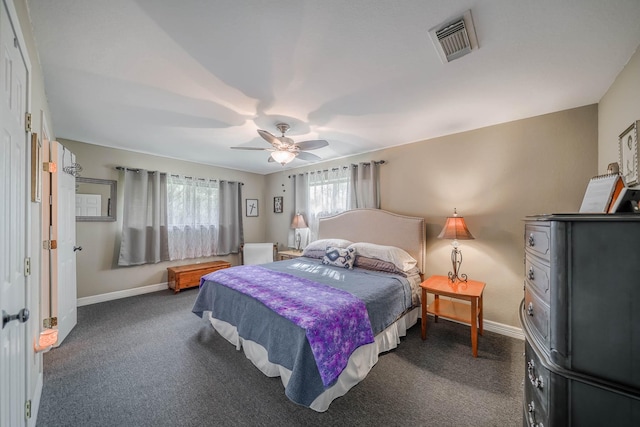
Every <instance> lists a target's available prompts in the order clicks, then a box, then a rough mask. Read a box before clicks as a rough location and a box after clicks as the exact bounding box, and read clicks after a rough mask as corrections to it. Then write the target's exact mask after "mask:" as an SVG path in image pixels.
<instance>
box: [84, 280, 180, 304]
mask: <svg viewBox="0 0 640 427" xmlns="http://www.w3.org/2000/svg"><path fill="white" fill-rule="evenodd" d="M168 288H169V287H168V285H167V282H164V283H158V284H156V285H147V286H140V287H138V288H132V289H125V290H122V291H115V292H109V293H106V294H100V295H92V296H90V297H82V298H78V300H77V305H78V307H82V306H83V305H89V304H97V303H99V302H105V301H112V300H114V299H120V298H126V297H133V296H136V295H142V294H148V293H151V292H158V291H162V290H165V289H168Z"/></svg>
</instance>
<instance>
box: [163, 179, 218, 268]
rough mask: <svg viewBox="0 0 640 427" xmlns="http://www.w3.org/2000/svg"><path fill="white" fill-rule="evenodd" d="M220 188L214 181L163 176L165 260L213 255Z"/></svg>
mask: <svg viewBox="0 0 640 427" xmlns="http://www.w3.org/2000/svg"><path fill="white" fill-rule="evenodd" d="M219 200H220V187H219V184H218V181H211V180H203V179H194V178H190V177H184V176H175V175H171V176H168V177H167V228H168V234H169V235H168V238H169V258H170V259H172V260H174V259H184V258H198V257H206V256H211V255H215V254H216V253H217V244H216V243H217V241H218V224H219V211H220V209H219Z"/></svg>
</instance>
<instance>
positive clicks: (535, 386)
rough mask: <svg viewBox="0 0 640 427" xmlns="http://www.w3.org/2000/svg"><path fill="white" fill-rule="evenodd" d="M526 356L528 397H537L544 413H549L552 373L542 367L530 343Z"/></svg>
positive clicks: (526, 348)
mask: <svg viewBox="0 0 640 427" xmlns="http://www.w3.org/2000/svg"><path fill="white" fill-rule="evenodd" d="M524 356H525V366H526V370H527V371H526V375H525V378H524V387H525V389H526V390H527V392H526V396H529V398H532V396H537V401H538V402H539V403H540V404H541V405H542V407H543V408H544V411H545V412H546V413H549V398H550V397H549V389H550V386H551V379H550V372H549V370H548V369H546V368H545V367H544V366H542V363H541V362H540V359H539V358H538V355H537V354H536V353H535V351H533V349H532V348H531V346H530V345H529V342H528V341H527V342H525V348H524Z"/></svg>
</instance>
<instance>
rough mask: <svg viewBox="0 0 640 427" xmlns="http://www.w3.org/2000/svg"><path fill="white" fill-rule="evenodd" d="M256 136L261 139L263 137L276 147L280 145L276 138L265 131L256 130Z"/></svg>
mask: <svg viewBox="0 0 640 427" xmlns="http://www.w3.org/2000/svg"><path fill="white" fill-rule="evenodd" d="M258 134H259V135H260V136H261V137H263V138H264V139H265V140H266V141H267V142H268V143H269V144H271V145H275V146H278V144H280V141H279V140H278V138H276V137H275V136H273V135H272V134H271V133H269V132H267V131H266V130H262V129H258Z"/></svg>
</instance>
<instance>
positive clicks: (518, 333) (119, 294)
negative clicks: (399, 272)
mask: <svg viewBox="0 0 640 427" xmlns="http://www.w3.org/2000/svg"><path fill="white" fill-rule="evenodd" d="M168 288H169V286H168V283H167V282H164V283H158V284H156V285H148V286H140V287H138V288H132V289H125V290H122V291H115V292H109V293H106V294H100V295H92V296H90V297H82V298H78V302H77V304H78V307H82V306H84V305H90V304H97V303H99V302H106V301H112V300H116V299H120V298H126V297H133V296H136V295H142V294H148V293H151V292H158V291H163V290H165V289H168ZM429 316H432V315H431V314H429ZM447 320H449V319H447ZM449 321H450V322H456V323H461V324H463V325H465V324H466V323H463V322H457V321H455V320H449ZM484 329H485V330H487V331H489V332H495V333H496V334H500V335H506V336H508V337H511V338H516V339H519V340H523V341H524V333H523V332H522V329H521V328H516V327H515V326H510V325H505V324H504V323H498V322H493V321H491V320H484Z"/></svg>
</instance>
